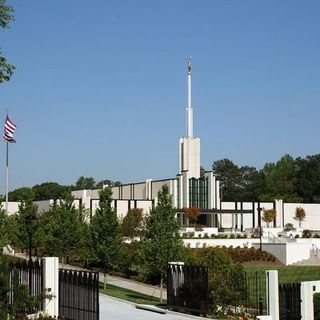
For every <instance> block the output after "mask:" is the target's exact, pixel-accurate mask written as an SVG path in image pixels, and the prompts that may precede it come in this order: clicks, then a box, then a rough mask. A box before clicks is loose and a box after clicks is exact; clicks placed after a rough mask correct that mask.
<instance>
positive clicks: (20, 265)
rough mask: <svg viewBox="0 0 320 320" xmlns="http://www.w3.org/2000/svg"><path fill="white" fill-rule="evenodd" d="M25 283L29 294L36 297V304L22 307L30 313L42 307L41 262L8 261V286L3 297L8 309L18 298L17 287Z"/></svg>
mask: <svg viewBox="0 0 320 320" xmlns="http://www.w3.org/2000/svg"><path fill="white" fill-rule="evenodd" d="M19 285H25V286H26V287H27V288H28V291H29V294H30V295H31V296H33V297H35V298H37V301H38V302H37V304H36V305H35V306H34V307H33V308H26V307H25V308H24V310H23V311H24V312H26V313H28V314H31V313H34V312H35V311H37V310H41V309H42V307H43V299H42V298H41V295H43V294H44V291H43V264H42V262H41V261H39V260H36V261H26V260H24V261H20V260H18V261H14V262H10V263H9V270H8V288H7V294H6V297H5V304H6V306H7V308H8V309H9V310H10V309H11V308H13V307H14V305H15V304H16V303H17V300H18V299H19V298H18V296H19V294H18V292H17V291H16V290H17V287H18V286H19ZM21 311H22V310H21Z"/></svg>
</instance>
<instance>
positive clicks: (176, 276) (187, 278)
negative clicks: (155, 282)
mask: <svg viewBox="0 0 320 320" xmlns="http://www.w3.org/2000/svg"><path fill="white" fill-rule="evenodd" d="M167 271H168V273H167V276H168V278H167V281H168V283H167V306H168V308H169V309H171V310H178V311H186V312H192V313H195V314H205V313H206V311H207V307H208V267H203V266H188V265H179V264H169V265H168V270H167Z"/></svg>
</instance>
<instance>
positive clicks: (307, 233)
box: [302, 230, 311, 238]
mask: <svg viewBox="0 0 320 320" xmlns="http://www.w3.org/2000/svg"><path fill="white" fill-rule="evenodd" d="M302 238H311V231H310V230H303V231H302Z"/></svg>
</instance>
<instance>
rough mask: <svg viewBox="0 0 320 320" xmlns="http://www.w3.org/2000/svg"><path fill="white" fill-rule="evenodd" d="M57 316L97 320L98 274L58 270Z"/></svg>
mask: <svg viewBox="0 0 320 320" xmlns="http://www.w3.org/2000/svg"><path fill="white" fill-rule="evenodd" d="M59 316H63V317H65V318H67V319H72V320H99V276H98V273H96V272H89V271H77V270H71V269H59Z"/></svg>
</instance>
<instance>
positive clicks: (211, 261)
mask: <svg viewBox="0 0 320 320" xmlns="http://www.w3.org/2000/svg"><path fill="white" fill-rule="evenodd" d="M194 254H195V257H196V263H197V264H200V265H205V266H208V267H209V294H210V296H211V298H212V301H213V304H214V306H217V305H221V304H224V305H225V304H230V303H234V301H237V300H239V298H240V297H243V295H244V294H245V292H244V291H243V285H242V284H243V281H244V277H245V272H244V269H243V266H241V265H240V264H238V263H233V261H232V259H231V257H230V255H229V254H228V253H227V251H226V250H225V249H224V248H218V247H209V248H202V249H198V250H195V251H194Z"/></svg>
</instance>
